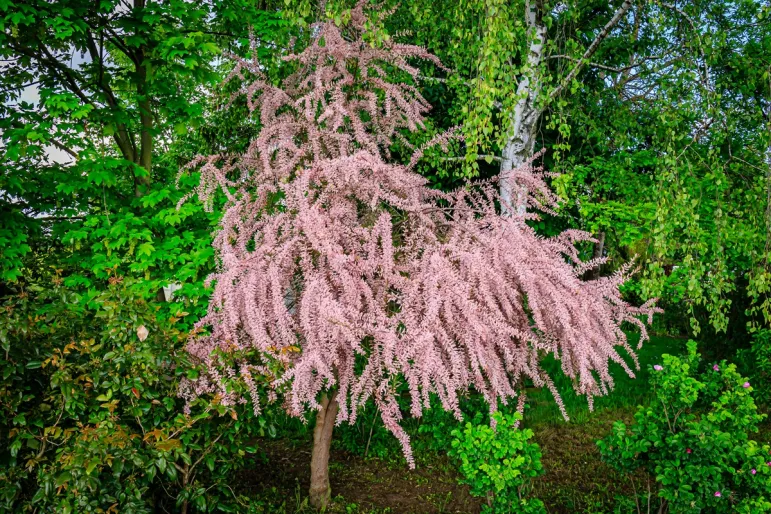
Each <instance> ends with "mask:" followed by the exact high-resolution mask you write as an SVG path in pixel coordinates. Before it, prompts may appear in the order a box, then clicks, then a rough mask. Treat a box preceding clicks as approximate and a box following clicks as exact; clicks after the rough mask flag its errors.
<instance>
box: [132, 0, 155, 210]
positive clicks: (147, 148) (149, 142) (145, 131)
mask: <svg viewBox="0 0 771 514" xmlns="http://www.w3.org/2000/svg"><path fill="white" fill-rule="evenodd" d="M134 8H135V9H138V10H141V9H144V8H145V0H134ZM137 35H139V34H137ZM136 58H137V59H136V73H137V97H138V99H139V101H138V103H139V105H138V107H139V121H140V124H141V129H140V134H139V155H137V160H136V161H135V162H136V163H137V164H139V166H141V167H142V168H144V170H145V172H146V174H145V175H142V176H136V175H135V176H134V196H136V197H137V198H139V197H142V196H144V195H146V194H147V193H148V192H149V189H150V180H151V179H150V172H151V171H152V158H153V135H152V130H153V113H152V111H151V107H150V93H149V91H148V89H149V87H148V84H147V71H148V67H149V66H150V64H149V63H145V62H144V61H145V47H144V45H143V46H140V47H139V48H138V49H137V51H136Z"/></svg>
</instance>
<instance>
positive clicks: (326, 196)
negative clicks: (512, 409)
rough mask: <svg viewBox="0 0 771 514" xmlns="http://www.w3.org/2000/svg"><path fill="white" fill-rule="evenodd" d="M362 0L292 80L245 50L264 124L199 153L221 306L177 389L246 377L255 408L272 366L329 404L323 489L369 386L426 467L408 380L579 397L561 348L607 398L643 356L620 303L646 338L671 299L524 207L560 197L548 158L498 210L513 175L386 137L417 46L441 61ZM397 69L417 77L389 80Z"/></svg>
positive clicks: (415, 109) (423, 401)
mask: <svg viewBox="0 0 771 514" xmlns="http://www.w3.org/2000/svg"><path fill="white" fill-rule="evenodd" d="M363 5H364V4H363V3H360V4H359V5H358V6H357V7H356V8H355V9H354V10H353V12H352V15H351V20H350V23H349V24H348V25H347V26H346V27H344V28H343V29H340V28H338V27H336V26H335V25H334V24H332V23H322V24H319V25H318V26H317V28H316V32H315V34H316V35H315V37H314V39H313V40H312V42H311V43H310V45H309V46H308V47H307V48H306V49H305V50H304V51H302V52H301V53H298V54H293V55H289V56H287V57H286V60H288V61H292V62H293V63H294V64H295V66H296V71H295V72H294V73H293V74H292V75H291V76H289V77H288V78H287V79H286V80H284V81H283V82H282V83H281V85H280V86H278V87H277V86H274V85H271V84H270V83H269V82H268V81H267V80H266V78H265V77H264V76H263V74H262V73H261V71H260V65H259V63H258V62H257V61H256V60H244V59H238V58H235V57H234V58H235V59H236V67H235V69H234V71H233V72H232V74H231V75H230V77H229V80H239V81H241V83H242V84H245V85H243V87H242V88H241V91H240V93H242V94H243V95H245V97H246V102H247V105H248V107H249V109H250V111H251V112H253V113H257V114H258V115H259V119H260V122H261V127H262V128H261V130H260V132H259V135H258V136H257V138H256V139H255V140H254V141H252V143H251V145H250V146H249V148H248V150H247V151H246V152H245V153H244V154H243V155H227V154H220V155H213V156H208V157H199V158H197V159H195V160H194V161H193V162H192V163H191V164H190V167H191V168H196V169H199V170H200V172H201V182H200V184H199V186H198V188H197V194H198V196H199V198H200V199H201V200H202V201H203V202H204V203H205V204H206V205H207V206H208V207H210V208H211V205H212V198H213V196H214V195H215V194H217V192H218V191H222V193H224V195H225V196H226V197H227V203H226V205H225V208H224V214H223V217H222V222H221V227H220V229H219V231H218V233H217V235H216V238H215V240H214V246H215V248H216V251H217V255H218V258H219V267H218V270H217V272H216V273H215V274H213V275H212V276H211V277H210V280H211V281H212V282H213V283H214V292H213V294H212V297H211V303H210V306H209V311H208V314H207V315H206V316H205V317H204V318H203V319H201V320H200V322H199V324H198V326H199V328H200V329H201V333H199V334H198V335H196V336H195V337H193V338H192V339H191V341H190V342H189V345H188V350H189V352H190V353H191V354H192V356H194V357H195V358H197V359H198V360H199V361H200V362H202V363H204V364H205V365H206V368H207V370H208V373H206V374H204V375H202V376H201V377H200V378H198V379H197V380H196V381H192V382H186V383H184V384H183V387H182V391H181V394H182V395H183V396H185V397H187V398H188V399H189V400H192V399H193V398H195V397H197V396H199V395H203V394H215V395H218V398H219V401H221V402H222V403H224V404H226V405H227V404H234V403H236V402H243V401H246V399H245V398H244V397H243V396H242V395H241V394H240V393H238V391H239V390H248V391H249V393H250V395H251V401H252V403H253V406H254V409H255V412H257V413H258V412H259V410H260V405H261V403H262V402H263V401H264V399H262V398H260V397H259V394H260V392H259V391H260V390H259V389H258V387H257V385H256V384H257V381H260V382H263V383H264V382H267V384H268V388H267V390H268V394H267V395H266V396H268V398H267V400H272V399H275V398H276V397H278V395H281V397H282V398H283V401H284V406H285V408H286V410H287V411H288V412H289V413H290V414H292V415H294V416H298V417H302V416H304V415H305V413H306V412H308V411H315V412H316V424H315V428H314V432H313V451H312V457H311V487H310V500H311V504H312V505H314V506H315V507H324V506H325V505H326V504H327V502H328V501H329V498H330V487H329V474H328V460H329V450H330V443H331V438H332V432H333V428H334V426H335V425H336V424H339V423H343V422H348V423H354V422H355V421H356V418H357V413H358V412H359V411H360V409H362V408H363V406H364V405H365V404H366V402H367V401H368V400H370V399H372V400H373V401H374V403H375V405H376V406H377V408H378V410H379V412H380V416H381V418H382V421H383V423H384V425H385V426H386V427H387V428H388V430H390V431H391V432H392V433H393V434H394V435H395V436H396V437H397V438H398V440H399V441H400V442H401V444H402V447H403V449H404V455H405V457H406V459H407V462H408V463H409V465H410V466H411V467H412V466H414V460H413V456H412V453H411V448H410V442H409V437H408V436H407V434H406V432H405V431H404V429H403V428H402V427H401V425H400V420H401V419H402V415H403V414H402V412H401V411H400V409H399V405H398V402H397V398H396V392H395V391H396V387H397V384H398V383H400V382H401V383H405V384H407V386H408V389H409V398H410V400H411V407H410V414H411V415H412V416H420V415H421V412H422V410H423V409H425V408H428V407H429V406H430V395H431V394H436V395H437V396H438V398H439V399H440V400H441V403H442V406H443V407H444V408H445V409H448V410H450V411H452V412H454V413H455V415H456V416H457V417H458V418H459V419H460V416H461V413H460V409H459V395H460V394H462V393H464V392H466V391H468V390H469V389H470V388H473V389H475V390H476V391H478V392H479V393H481V394H482V395H483V396H484V398H485V399H486V400H487V402H488V403H489V405H490V408H491V410H495V409H496V408H497V405H498V402H499V401H500V402H502V403H504V404H506V403H507V402H509V401H511V400H513V399H515V398H517V401H518V404H519V407H520V408H522V407H523V406H524V396H522V395H521V394H520V393H519V391H520V389H521V388H522V383H523V380H524V379H529V380H531V381H532V382H533V383H534V384H535V385H536V386H545V387H548V388H549V389H550V390H551V391H552V393H553V394H554V397H555V400H556V401H557V403H558V404H559V405H560V408H561V409H562V411H563V415H566V414H565V412H564V408H563V407H562V402H561V400H560V397H559V394H558V393H557V391H556V389H555V387H554V385H553V382H552V380H551V379H550V378H549V377H548V376H547V375H546V373H545V372H544V371H543V370H542V369H541V367H540V365H539V361H540V360H541V359H542V358H543V356H544V355H546V354H549V353H551V354H553V355H554V356H555V357H556V358H557V359H559V360H560V361H561V363H562V370H563V372H564V373H565V374H566V375H567V376H569V377H571V378H573V381H574V385H575V388H576V390H577V392H579V393H581V394H584V395H586V396H587V398H589V400H590V404H591V398H592V397H593V396H596V395H602V394H606V393H607V392H608V390H610V389H611V388H612V386H613V378H612V377H611V375H610V374H609V373H608V363H609V361H615V362H618V363H619V364H620V365H621V366H623V367H624V369H626V371H627V372H628V373H629V374H630V375H632V374H633V372H632V370H631V369H629V368H628V367H627V365H626V363H625V362H624V360H623V359H622V358H621V356H620V355H619V353H618V351H617V350H618V349H619V348H623V349H624V350H625V351H626V352H628V353H629V354H630V355H631V356H632V357H633V358H634V352H633V350H632V349H631V348H630V347H629V345H628V343H627V340H626V336H625V334H624V332H622V330H621V325H622V323H623V322H625V321H626V322H630V323H633V324H635V325H637V326H638V327H639V328H640V330H641V332H642V337H641V343H642V341H643V340H645V338H646V333H645V326H644V324H643V323H642V322H641V321H640V320H639V319H638V318H639V316H640V315H646V316H648V318H650V316H651V315H652V314H653V312H654V311H655V310H656V309H655V307H653V304H652V303H649V304H646V305H644V306H642V307H639V308H636V307H633V306H630V305H629V304H627V303H626V302H624V301H623V300H622V298H621V295H620V293H619V289H618V287H619V285H620V284H621V283H622V282H623V280H624V279H625V273H624V271H622V272H620V273H617V274H616V275H614V276H612V277H603V278H599V279H595V280H591V281H584V280H581V278H580V277H581V276H582V275H583V273H584V272H585V271H586V270H587V269H590V268H592V267H593V266H596V265H598V264H599V261H592V262H587V263H583V262H581V261H580V259H579V257H578V252H577V250H576V247H575V243H576V242H577V241H581V240H590V237H589V235H588V234H585V233H582V232H578V231H572V230H571V231H566V232H564V233H562V234H560V235H559V236H557V237H553V238H544V237H541V236H539V235H537V234H536V233H535V232H534V231H533V229H532V228H530V227H529V226H528V225H527V223H526V221H527V220H528V219H535V218H537V212H544V211H545V212H553V209H554V208H555V207H556V204H557V198H556V197H555V195H554V194H553V193H552V192H551V191H550V190H549V188H548V187H547V185H546V183H545V182H544V178H545V175H546V174H545V173H543V172H542V171H540V170H537V169H534V168H533V167H532V166H528V167H525V168H521V169H517V170H513V171H511V172H509V173H508V174H505V175H504V178H503V179H504V180H510V181H512V184H515V185H516V186H517V187H519V188H520V189H522V190H524V189H526V190H527V191H528V195H527V205H528V210H527V212H525V213H519V214H517V215H511V216H501V215H500V198H499V196H498V194H497V190H498V185H497V184H493V183H480V184H474V185H473V187H471V186H470V187H467V188H464V189H462V190H458V191H456V192H455V193H452V194H442V193H439V192H437V191H435V190H432V189H431V188H429V187H428V185H427V181H426V180H425V179H424V178H422V177H421V176H420V175H419V174H417V173H416V172H415V171H413V166H414V165H415V163H416V162H417V161H418V159H419V158H420V155H421V151H420V150H417V151H416V152H415V154H414V155H413V158H412V160H411V161H410V163H409V164H407V165H403V164H399V163H398V162H394V161H393V159H392V158H391V155H390V152H389V148H392V146H393V144H394V143H395V142H396V141H401V142H402V143H403V144H404V145H406V144H407V142H406V139H405V138H404V133H405V132H406V131H416V130H419V129H421V128H422V127H423V120H424V116H425V115H426V113H427V112H428V110H429V108H430V106H429V105H428V103H427V102H426V101H425V99H424V98H423V97H422V96H421V95H420V92H419V90H418V89H416V87H415V86H414V85H413V84H412V83H414V82H416V81H417V79H418V76H419V74H418V69H417V68H415V67H414V62H413V60H414V59H422V60H424V61H428V62H430V63H433V64H434V65H435V66H437V67H441V63H440V62H439V61H438V60H437V59H436V58H435V57H434V56H432V55H430V54H429V53H428V52H426V51H425V50H424V49H422V48H419V47H415V46H410V45H403V44H398V43H394V42H387V43H385V44H384V45H382V46H380V47H372V46H370V45H369V44H367V43H365V42H364V41H363V40H362V34H363V31H364V24H365V20H366V17H365V12H364V7H363ZM397 72H398V73H401V74H402V76H404V77H406V76H407V75H409V76H410V77H412V80H411V82H412V83H410V84H408V83H405V82H403V81H395V80H393V78H392V77H394V75H395V73H397ZM247 76H248V77H249V78H247ZM449 137H451V135H447V134H446V135H444V136H440V137H439V138H437V140H436V141H435V142H438V143H439V144H446V142H447V140H448V138H449ZM510 211H512V210H510ZM512 212H513V211H512ZM201 334H205V335H201ZM635 363H636V361H635ZM234 384H243V385H245V388H243V387H242V388H240V389H239V387H235V386H234ZM247 396H249V395H247Z"/></svg>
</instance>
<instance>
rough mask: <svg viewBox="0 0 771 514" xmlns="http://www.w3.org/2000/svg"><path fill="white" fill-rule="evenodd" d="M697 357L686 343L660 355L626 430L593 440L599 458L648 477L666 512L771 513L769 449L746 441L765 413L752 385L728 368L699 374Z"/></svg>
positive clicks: (623, 427) (722, 365)
mask: <svg viewBox="0 0 771 514" xmlns="http://www.w3.org/2000/svg"><path fill="white" fill-rule="evenodd" d="M699 360H700V356H699V355H698V354H697V353H696V343H694V342H693V341H691V342H689V343H688V355H687V357H684V358H680V357H674V356H671V355H664V356H663V357H662V364H661V365H660V366H661V368H662V369H654V370H653V371H651V373H652V375H651V383H652V385H653V390H654V394H655V396H656V401H654V402H652V404H651V405H650V406H646V407H639V408H638V410H637V413H636V414H635V416H634V418H635V423H634V425H632V426H631V427H628V426H627V425H626V424H625V423H623V422H621V421H619V422H616V423H615V424H614V426H613V431H612V432H611V434H610V435H608V436H607V437H606V438H605V439H602V440H601V441H599V442H598V443H597V444H598V446H599V448H600V452H601V453H602V456H603V459H604V460H605V461H606V462H607V463H608V464H610V465H611V466H612V467H613V468H615V469H616V470H618V471H619V472H623V473H633V472H635V471H636V470H638V469H642V470H643V471H645V472H647V473H648V474H650V476H651V477H653V478H654V479H655V482H656V484H657V486H658V489H657V491H656V492H655V495H656V496H657V500H658V501H659V502H661V508H663V509H664V510H666V509H667V508H668V509H669V511H670V512H676V513H689V512H693V513H696V512H744V513H747V514H749V513H757V512H771V465H769V464H768V463H767V461H769V460H771V457H769V454H770V453H771V448H770V447H769V446H768V445H762V446H761V445H760V444H758V443H757V442H756V441H754V440H752V439H750V434H754V433H756V432H757V431H758V425H759V423H760V422H761V421H762V420H763V419H764V418H765V415H763V414H760V413H758V411H757V407H756V406H755V402H754V400H753V398H752V395H751V393H752V390H753V388H752V387H751V386H750V384H749V382H747V381H746V379H745V378H743V377H742V376H741V375H739V374H738V373H737V371H736V366H735V365H733V364H728V363H727V362H725V361H722V362H720V363H718V364H715V365H714V366H713V367H709V368H708V369H706V370H704V371H701V372H699V370H698V367H699ZM657 366H658V365H657ZM638 490H639V489H638ZM642 499H643V505H644V502H645V500H646V499H645V498H642ZM651 500H652V499H651V498H647V501H649V502H650V501H651ZM639 505H640V504H639V503H638V508H639Z"/></svg>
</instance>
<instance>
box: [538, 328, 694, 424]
mask: <svg viewBox="0 0 771 514" xmlns="http://www.w3.org/2000/svg"><path fill="white" fill-rule="evenodd" d="M634 337H635V338H636V337H637V336H634ZM630 343H634V344H632V347H634V345H635V344H636V339H633V338H632V337H630ZM684 350H685V344H684V341H683V340H682V339H673V338H671V337H662V336H651V340H650V341H648V342H647V343H645V344H644V345H643V347H642V348H641V349H640V350H638V351H636V353H637V356H638V360H639V363H640V370H639V371H638V370H635V369H634V362H633V361H632V359H631V357H629V356H625V355H623V353H622V355H621V356H622V357H625V359H624V360H625V362H626V363H627V365H628V366H629V368H630V369H632V370H633V371H634V372H635V378H632V377H630V376H629V375H627V374H626V372H625V371H624V369H623V368H622V367H621V365H619V364H617V363H615V362H612V363H611V364H610V374H611V376H612V377H613V381H614V388H613V391H611V393H610V394H609V395H607V396H602V397H598V398H595V399H594V412H591V411H589V405H588V403H587V401H586V398H585V397H583V396H579V395H577V394H576V393H575V391H573V386H572V383H571V381H570V379H569V378H568V377H566V376H565V375H564V373H562V371H561V370H560V363H559V362H558V361H556V360H555V359H554V358H553V357H551V356H550V357H549V358H547V359H546V360H545V361H544V363H543V367H544V369H545V370H546V371H547V372H548V373H549V375H550V376H551V377H552V379H553V380H554V384H555V385H556V386H557V390H558V391H559V393H560V396H561V397H562V401H563V402H564V404H565V410H566V411H567V413H568V416H569V417H570V422H569V423H570V424H574V425H584V424H587V423H591V422H592V421H593V420H594V419H595V418H596V417H597V415H599V414H601V413H604V412H607V411H625V410H632V411H633V410H635V409H636V408H637V406H638V405H644V404H645V403H646V402H647V401H648V399H649V398H650V388H649V385H648V381H649V374H650V371H649V367H650V366H652V365H653V364H656V363H657V362H660V360H661V356H662V355H663V354H665V353H668V354H672V355H678V354H680V353H682V352H683V351H684ZM525 423H526V424H527V425H528V426H530V427H531V428H533V430H536V428H537V427H541V426H543V425H549V424H558V425H559V424H564V423H565V421H564V419H563V417H562V415H561V414H560V411H559V408H558V407H557V404H556V403H555V401H554V398H553V397H552V395H551V393H550V392H549V390H548V389H543V388H538V389H535V388H534V389H530V390H528V391H527V407H526V411H525ZM536 432H537V430H536Z"/></svg>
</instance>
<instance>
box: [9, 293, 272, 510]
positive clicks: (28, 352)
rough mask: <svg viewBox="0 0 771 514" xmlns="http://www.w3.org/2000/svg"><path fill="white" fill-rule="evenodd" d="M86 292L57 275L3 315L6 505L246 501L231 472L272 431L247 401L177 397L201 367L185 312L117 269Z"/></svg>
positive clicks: (12, 302)
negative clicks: (163, 304)
mask: <svg viewBox="0 0 771 514" xmlns="http://www.w3.org/2000/svg"><path fill="white" fill-rule="evenodd" d="M110 282H111V284H110V285H109V286H108V287H107V288H106V289H105V290H104V291H91V292H90V293H88V294H84V295H79V294H76V293H74V292H72V291H69V290H68V289H67V288H65V287H63V286H62V284H61V281H60V280H55V283H54V285H53V286H52V287H51V288H32V289H33V290H31V291H29V292H23V293H21V294H17V295H15V296H12V297H10V298H7V299H6V300H5V302H4V304H3V309H4V312H3V316H1V317H0V343H1V344H2V348H3V350H4V352H5V359H3V360H2V361H0V376H1V377H2V378H1V379H0V511H4V512H31V511H33V510H35V511H41V510H45V511H50V510H53V511H56V512H62V513H67V512H77V513H86V512H105V511H108V512H122V513H141V512H157V511H163V509H166V510H167V511H177V512H180V511H182V512H188V511H190V510H195V511H198V512H209V511H214V510H216V509H219V510H220V511H228V510H230V511H234V510H242V509H239V508H238V507H237V506H236V505H234V504H235V502H234V498H235V492H234V491H233V490H232V489H231V487H230V485H229V481H231V480H232V476H233V471H234V469H236V468H237V467H238V466H239V465H240V464H241V463H242V462H243V459H244V458H245V457H246V454H247V453H248V452H250V451H253V449H251V448H250V445H249V441H250V440H251V439H252V438H253V437H255V436H256V435H259V434H260V433H262V432H264V431H265V430H266V429H268V428H269V427H268V425H267V422H266V419H265V418H264V417H263V418H260V419H259V420H255V419H254V417H253V414H252V413H251V410H250V409H246V408H238V409H235V410H234V409H232V408H225V407H224V406H222V405H220V404H218V403H217V402H216V400H215V401H213V402H211V403H204V402H203V401H199V403H198V404H196V405H195V406H194V408H193V412H192V414H191V415H190V416H185V415H184V414H182V412H183V401H182V400H181V399H179V398H177V385H178V382H179V379H180V378H181V377H183V376H186V377H190V378H193V377H195V375H196V373H197V370H196V369H195V368H194V367H192V366H191V365H190V363H189V362H188V361H187V360H186V357H187V354H186V352H184V351H183V346H184V342H185V341H186V339H187V333H186V332H185V330H184V321H183V320H184V317H185V316H186V313H184V312H178V313H177V314H176V315H175V316H171V317H165V316H164V315H162V314H161V313H160V309H159V305H158V304H154V303H148V302H146V301H144V300H143V299H141V298H140V297H138V296H136V295H135V294H134V292H132V290H133V285H134V284H133V283H132V282H131V281H129V280H125V281H122V280H121V279H117V278H113V279H112V280H111V281H110Z"/></svg>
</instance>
